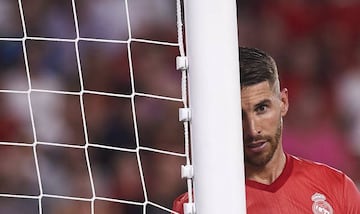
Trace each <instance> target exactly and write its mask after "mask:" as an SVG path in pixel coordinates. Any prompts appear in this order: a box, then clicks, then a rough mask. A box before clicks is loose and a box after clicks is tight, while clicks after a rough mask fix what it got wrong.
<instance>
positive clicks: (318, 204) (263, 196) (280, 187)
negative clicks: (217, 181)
mask: <svg viewBox="0 0 360 214" xmlns="http://www.w3.org/2000/svg"><path fill="white" fill-rule="evenodd" d="M240 69H241V77H240V78H241V107H242V123H243V134H244V136H243V141H244V158H245V176H246V207H247V213H248V214H252V213H254V214H255V213H256V214H261V213H267V214H268V213H276V214H279V213H291V214H300V213H301V214H303V213H313V214H333V213H337V214H339V213H341V214H360V193H359V191H358V189H357V188H356V186H355V184H354V183H353V182H352V181H351V180H350V178H349V177H347V176H346V175H345V174H344V173H342V172H340V171H337V170H335V169H333V168H330V167H328V166H326V165H324V164H320V163H316V162H312V161H308V160H304V159H301V158H297V157H295V156H292V155H290V154H287V153H285V152H284V150H283V146H282V130H283V120H282V118H283V117H284V116H285V115H286V113H287V111H288V107H289V102H288V90H287V89H286V88H284V89H282V90H280V82H279V77H278V71H277V68H276V63H275V61H274V60H273V59H272V57H270V56H269V55H267V54H266V53H265V52H263V51H261V50H258V49H255V48H244V47H241V48H240ZM309 149H310V148H309ZM209 188H211V187H209ZM195 197H196V195H195ZM219 197H220V196H219ZM186 202H187V196H186V194H184V195H182V196H180V197H179V198H178V199H176V200H175V201H174V207H173V210H174V211H176V212H179V213H183V211H182V210H183V208H182V204H183V203H186Z"/></svg>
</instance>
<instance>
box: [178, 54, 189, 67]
mask: <svg viewBox="0 0 360 214" xmlns="http://www.w3.org/2000/svg"><path fill="white" fill-rule="evenodd" d="M187 68H188V59H187V57H186V56H177V57H176V70H186V69H187Z"/></svg>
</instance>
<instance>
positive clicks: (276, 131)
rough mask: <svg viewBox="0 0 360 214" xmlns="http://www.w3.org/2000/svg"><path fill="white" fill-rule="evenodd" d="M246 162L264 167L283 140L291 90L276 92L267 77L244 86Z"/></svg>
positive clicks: (242, 95)
mask: <svg viewBox="0 0 360 214" xmlns="http://www.w3.org/2000/svg"><path fill="white" fill-rule="evenodd" d="M241 107H242V123H243V134H244V137H243V138H244V139H243V140H244V156H245V164H247V165H249V166H253V167H257V168H259V167H264V166H265V165H266V164H267V163H268V162H269V161H270V160H271V159H272V157H273V156H274V154H275V152H276V151H277V148H278V145H279V144H280V143H281V133H282V117H283V116H285V114H286V112H287V109H288V96H287V90H286V89H283V90H282V91H281V92H276V90H274V89H273V88H271V87H270V85H269V83H268V82H267V81H264V82H261V83H258V84H255V85H251V86H247V87H244V88H242V89H241Z"/></svg>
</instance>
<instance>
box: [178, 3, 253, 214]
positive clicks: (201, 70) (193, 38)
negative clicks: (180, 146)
mask: <svg viewBox="0 0 360 214" xmlns="http://www.w3.org/2000/svg"><path fill="white" fill-rule="evenodd" d="M184 7H185V27H186V44H187V55H188V63H189V71H188V72H189V91H190V92H189V98H190V100H189V104H190V109H191V113H192V118H191V122H190V129H191V142H192V158H193V160H192V161H193V167H194V201H195V207H196V208H195V209H196V213H197V214H217V213H227V214H232V213H246V205H245V178H244V160H243V145H242V125H241V105H240V103H241V101H240V83H239V80H240V77H239V62H238V61H239V60H238V59H239V58H238V40H237V18H236V1H235V0H222V1H220V0H196V1H194V0H185V2H184Z"/></svg>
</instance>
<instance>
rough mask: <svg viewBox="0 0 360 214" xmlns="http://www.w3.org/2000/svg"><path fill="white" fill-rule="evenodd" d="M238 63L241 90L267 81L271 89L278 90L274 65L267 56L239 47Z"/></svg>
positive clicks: (261, 52)
mask: <svg viewBox="0 0 360 214" xmlns="http://www.w3.org/2000/svg"><path fill="white" fill-rule="evenodd" d="M239 62H240V84H241V88H243V87H246V86H250V85H254V84H257V83H261V82H263V81H268V82H269V84H270V86H271V87H273V86H275V87H277V88H275V89H277V90H280V83H279V75H278V71H277V67H276V63H275V60H274V59H273V58H272V57H271V56H270V55H269V54H267V53H265V52H264V51H262V50H260V49H257V48H248V47H240V48H239Z"/></svg>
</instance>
